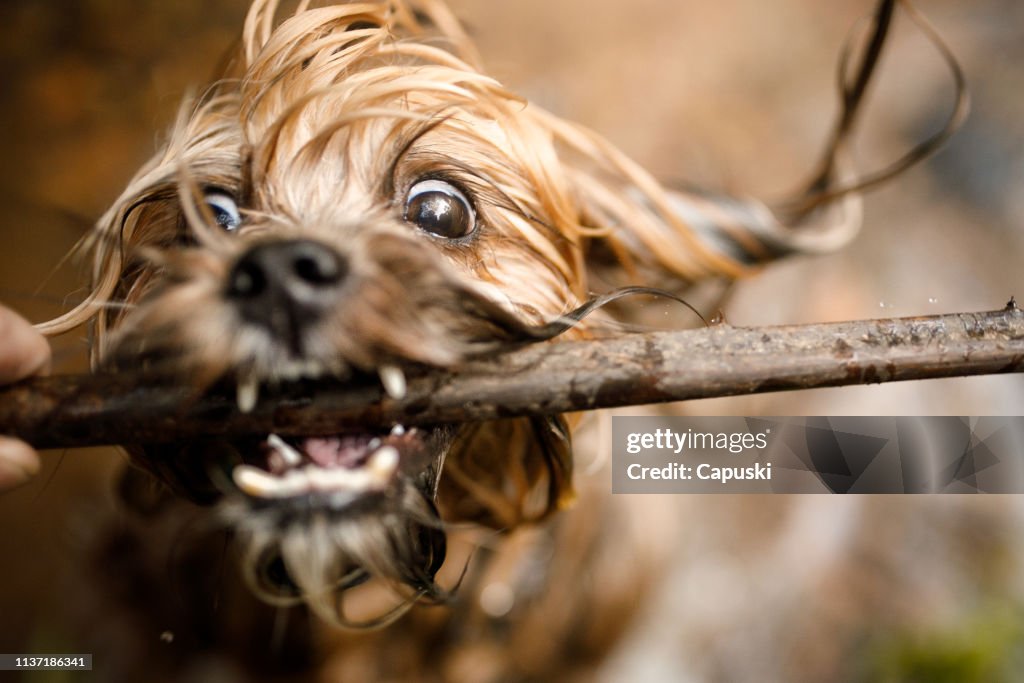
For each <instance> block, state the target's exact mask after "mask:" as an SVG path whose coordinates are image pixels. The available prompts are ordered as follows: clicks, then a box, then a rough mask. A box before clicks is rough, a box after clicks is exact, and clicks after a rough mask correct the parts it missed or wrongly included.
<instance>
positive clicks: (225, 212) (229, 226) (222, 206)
mask: <svg viewBox="0 0 1024 683" xmlns="http://www.w3.org/2000/svg"><path fill="white" fill-rule="evenodd" d="M205 199H206V205H207V206H208V207H209V208H210V213H212V214H213V219H214V220H215V221H216V222H217V225H219V226H220V227H222V228H224V229H225V230H227V231H228V232H231V231H233V230H235V229H237V228H238V226H239V225H241V224H242V214H241V213H240V212H239V211H238V204H236V203H235V200H234V199H232V198H231V196H230V195H227V194H224V193H223V192H207V193H206V197H205Z"/></svg>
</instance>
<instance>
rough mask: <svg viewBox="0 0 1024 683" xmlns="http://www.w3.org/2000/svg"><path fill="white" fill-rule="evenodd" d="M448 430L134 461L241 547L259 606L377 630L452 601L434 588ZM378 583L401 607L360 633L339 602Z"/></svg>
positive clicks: (158, 450) (156, 450)
mask: <svg viewBox="0 0 1024 683" xmlns="http://www.w3.org/2000/svg"><path fill="white" fill-rule="evenodd" d="M453 431H454V430H453V429H452V428H448V427H437V428H410V429H408V430H406V429H404V428H401V427H398V426H396V428H394V429H392V430H391V431H390V433H383V434H380V435H374V436H370V435H365V436H358V435H352V434H348V435H341V436H333V437H317V438H307V439H289V440H285V439H282V438H280V437H277V436H276V435H271V436H270V437H269V438H268V439H267V440H265V441H263V442H262V443H261V441H260V440H259V439H256V438H253V439H247V440H240V441H235V442H227V441H219V442H195V443H187V444H174V445H163V446H156V447H149V448H146V449H141V448H135V449H132V450H131V454H132V457H133V459H134V461H135V462H136V464H139V465H142V467H143V468H145V469H147V470H149V471H151V472H152V473H154V474H155V475H156V476H157V477H158V478H160V479H161V480H162V481H163V482H164V483H165V484H166V485H168V486H170V487H171V488H172V489H173V490H174V491H175V492H176V493H177V494H178V495H182V496H184V497H186V498H189V499H191V500H193V501H195V502H197V503H200V504H202V505H205V506H212V510H213V514H214V515H215V516H216V518H217V519H218V520H219V523H220V524H223V525H226V527H227V528H228V529H230V531H231V532H232V534H233V535H235V537H236V541H237V542H239V543H240V547H241V549H242V564H241V570H242V575H243V576H244V577H245V579H246V581H247V583H248V584H249V586H250V588H251V589H252V590H253V591H254V593H255V594H256V595H257V596H259V597H260V598H261V599H263V600H264V601H266V602H268V603H270V604H273V605H279V606H284V605H295V604H299V603H305V604H307V605H308V606H309V607H310V608H311V609H312V610H313V611H314V612H316V613H317V614H318V616H320V617H321V618H322V619H324V620H325V621H327V622H328V623H331V624H335V625H338V626H342V627H355V626H360V625H379V624H380V623H382V622H383V621H386V620H387V619H389V618H391V617H397V616H399V615H400V614H401V613H402V612H403V611H404V609H405V608H407V607H408V606H409V605H411V604H412V603H413V602H414V601H416V600H418V599H427V600H431V601H435V602H436V601H441V600H443V599H445V598H446V596H447V594H446V591H444V589H442V588H440V587H439V586H438V585H437V584H436V583H435V581H434V576H435V574H436V572H437V570H438V568H439V567H440V566H441V564H442V562H443V561H444V558H445V552H446V537H445V533H444V531H443V530H442V522H441V520H440V519H439V516H438V513H437V506H436V501H435V497H436V493H437V483H438V479H439V477H440V475H441V471H442V468H443V461H444V456H445V454H446V453H447V450H448V448H449V446H450V444H451V441H452V435H453ZM282 454H284V455H282ZM282 458H284V459H286V460H287V461H283V460H282ZM385 460H386V461H387V462H382V461H385ZM240 473H242V474H244V475H248V476H249V477H252V478H253V479H254V480H255V483H247V481H246V479H247V477H245V476H239V475H240ZM296 481H297V482H298V485H296V484H295V482H296ZM371 579H373V580H377V581H379V582H382V583H383V584H385V585H386V586H387V587H389V588H390V589H391V590H392V592H393V593H394V595H395V596H397V600H396V601H394V609H389V610H386V611H385V612H386V613H385V614H380V615H377V616H376V617H371V618H369V619H361V620H360V623H356V622H355V621H354V620H353V619H351V618H349V617H348V616H346V613H345V601H344V594H345V592H346V591H348V590H349V589H352V588H354V587H356V586H359V585H360V584H363V583H366V582H368V581H370V580H371Z"/></svg>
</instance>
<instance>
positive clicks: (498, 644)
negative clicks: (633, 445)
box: [49, 0, 856, 681]
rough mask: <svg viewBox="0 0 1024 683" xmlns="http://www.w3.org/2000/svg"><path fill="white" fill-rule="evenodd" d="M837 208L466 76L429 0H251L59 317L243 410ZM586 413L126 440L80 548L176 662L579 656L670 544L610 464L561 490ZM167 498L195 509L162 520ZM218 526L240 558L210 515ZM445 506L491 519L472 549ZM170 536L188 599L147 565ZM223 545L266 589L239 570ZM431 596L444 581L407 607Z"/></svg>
mask: <svg viewBox="0 0 1024 683" xmlns="http://www.w3.org/2000/svg"><path fill="white" fill-rule="evenodd" d="M855 227H856V220H855V218H853V219H849V220H844V221H841V222H839V223H835V224H834V225H833V227H832V228H830V229H829V230H828V231H825V232H822V233H820V234H817V235H816V234H814V233H807V232H804V233H801V234H800V235H799V236H794V235H792V234H791V233H790V232H789V231H788V230H787V229H786V228H784V227H783V226H782V225H780V224H779V222H778V221H777V220H776V219H775V217H774V216H773V215H771V213H770V212H768V211H767V209H765V207H763V206H762V205H760V204H758V203H756V202H753V201H737V200H726V199H722V198H708V197H701V196H697V195H693V194H683V193H679V192H674V191H670V190H668V189H666V188H665V187H664V186H663V185H661V184H660V183H659V182H657V181H656V180H655V179H653V178H652V177H651V176H650V175H649V174H648V173H647V172H645V171H644V170H643V169H642V168H641V167H639V166H638V165H637V164H635V163H634V162H632V161H631V160H630V159H628V158H627V157H626V156H624V155H623V154H622V153H621V152H619V151H618V150H616V149H615V148H614V147H613V146H612V145H610V144H609V143H608V142H606V141H605V140H603V139H602V138H601V137H600V136H598V135H596V134H594V133H592V132H590V131H588V130H586V129H584V128H582V127H580V126H577V125H574V124H572V123H569V122H567V121H564V120H561V119H559V118H557V117H555V116H553V115H551V114H549V113H547V112H545V111H544V110H542V109H539V108H538V107H536V106H534V105H532V104H530V103H528V102H526V101H524V100H523V99H521V98H520V97H518V96H516V95H514V94H513V93H511V92H509V91H508V90H506V89H505V88H504V87H503V86H502V85H501V84H499V83H498V82H496V81H495V80H494V79H493V78H491V77H489V76H488V75H486V74H485V73H484V72H483V70H482V68H481V66H480V63H479V59H478V58H477V56H476V52H475V50H474V48H473V46H472V45H471V43H470V41H469V39H468V38H467V36H466V34H465V33H464V31H463V30H462V28H461V27H460V26H459V24H458V22H457V21H456V20H455V19H454V18H453V17H452V15H451V14H450V13H449V11H448V10H447V8H446V7H444V6H443V5H442V4H441V3H440V2H434V1H433V0H422V1H416V2H408V3H407V2H404V1H402V0H388V1H384V0H367V1H366V2H352V3H343V4H337V5H328V6H323V7H319V6H318V7H311V6H309V3H307V2H301V3H299V6H298V7H297V8H295V9H293V10H288V11H284V10H282V9H281V8H279V7H278V3H277V2H275V1H274V0H256V2H255V3H254V5H253V7H252V9H251V10H250V13H249V16H248V18H247V21H246V24H245V28H244V34H243V40H242V46H241V50H240V52H239V54H238V55H237V56H236V57H235V59H234V60H233V62H232V65H231V67H230V68H229V70H228V72H227V73H226V74H225V75H224V77H223V78H222V79H220V80H218V81H217V82H216V83H215V84H213V85H212V86H211V87H210V88H209V90H208V91H207V92H206V93H205V94H204V96H203V97H202V98H200V99H199V100H198V101H197V102H194V103H191V104H189V105H187V106H186V107H185V108H183V109H182V113H181V114H180V116H179V119H178V121H177V123H176V125H175V126H174V128H173V130H172V131H171V134H170V136H169V139H168V141H167V143H166V144H165V146H164V147H163V149H162V150H161V151H160V152H159V153H158V154H157V155H156V156H155V157H154V158H153V159H152V160H151V161H150V162H149V163H148V164H147V165H146V166H145V167H144V168H143V169H142V170H141V171H140V172H139V173H138V175H137V176H136V177H135V178H134V179H133V180H132V181H131V183H130V184H129V186H128V188H127V189H126V190H125V191H124V193H123V194H122V195H121V196H120V197H119V198H118V200H117V201H116V203H115V204H114V205H113V207H112V208H111V209H110V210H109V211H108V212H107V214H106V215H105V216H104V217H103V218H102V219H101V221H100V222H99V225H98V228H97V230H96V231H95V232H94V234H93V235H92V236H91V237H90V239H89V243H88V247H89V248H90V249H91V250H92V253H93V254H94V259H95V260H94V272H93V289H92V292H91V294H90V296H89V298H88V299H87V300H86V302H85V303H84V304H82V306H80V307H79V308H78V309H76V310H75V311H73V312H72V313H70V314H68V315H67V316H65V317H64V318H62V319H60V320H57V321H55V322H53V323H51V324H50V325H49V329H50V330H51V331H59V330H61V329H67V328H70V327H71V326H73V325H76V324H79V323H81V322H82V321H83V320H85V319H91V320H92V322H93V325H94V356H95V363H96V365H97V367H100V368H102V369H104V370H112V371H117V370H130V371H135V372H143V373H148V374H151V375H153V376H159V377H171V378H174V379H176V380H178V381H182V382H186V383H189V384H190V385H191V386H194V387H195V388H196V390H197V391H202V390H205V389H207V388H208V387H211V386H213V385H215V384H219V385H225V384H226V385H229V386H230V387H232V388H233V389H234V391H235V392H236V394H237V400H238V406H239V408H240V409H241V410H242V411H247V410H250V409H252V407H253V406H254V405H255V404H256V403H257V402H258V401H259V397H260V396H261V395H264V396H266V395H267V394H273V393H274V392H275V391H276V390H277V389H278V388H279V387H281V386H287V387H292V388H293V389H294V387H296V386H300V387H301V384H302V382H306V381H311V380H323V379H333V380H336V381H340V382H379V383H380V385H381V386H382V387H383V389H384V390H385V391H386V392H387V393H388V394H390V395H392V396H400V395H401V394H402V393H403V391H404V383H405V376H406V374H407V373H408V372H409V371H410V370H415V369H416V368H420V367H424V366H430V367H440V368H451V367H457V366H458V365H459V363H461V362H463V361H465V360H466V359H468V358H472V357H475V356H479V355H482V354H489V353H495V352H500V351H501V350H503V349H508V348H513V347H515V346H519V345H522V344H524V343H551V342H550V341H548V340H547V337H549V336H550V335H549V334H545V333H544V332H543V330H545V329H548V328H549V327H550V323H552V322H553V321H559V320H565V319H566V316H567V314H569V313H570V312H572V311H574V310H576V309H577V308H578V307H580V306H581V305H582V304H584V303H585V302H586V301H588V300H589V299H590V297H591V296H592V295H593V293H594V292H595V291H600V290H607V289H609V288H611V287H614V286H617V285H623V284H645V285H652V286H659V287H667V288H670V289H673V290H679V289H681V288H683V287H685V286H687V285H689V284H691V283H693V282H696V281H698V280H703V279H707V278H713V277H721V278H734V277H736V276H739V275H741V274H743V273H744V272H746V270H747V269H748V268H749V267H750V266H751V265H752V264H756V263H758V262H760V261H764V260H768V259H771V258H775V257H777V256H779V255H783V254H786V253H791V252H793V251H807V250H813V249H815V248H817V246H816V243H815V239H818V240H819V242H820V244H821V245H827V246H829V247H831V246H835V245H837V244H839V243H841V242H843V241H845V240H846V239H848V237H849V236H850V235H851V234H852V231H853V230H854V229H855ZM611 318H612V315H611V314H604V315H596V316H591V317H588V318H586V319H584V320H582V321H579V322H575V321H573V324H571V325H569V324H566V325H565V326H564V327H566V328H567V329H565V331H564V332H563V333H562V334H561V337H564V338H581V337H587V336H593V335H596V334H603V333H605V332H607V331H608V330H611V329H614V328H613V326H612V325H611ZM576 422H577V420H575V419H569V418H567V417H565V416H557V417H551V418H543V419H541V418H522V419H508V420H501V421H495V422H490V423H486V424H475V425H437V426H434V427H430V428H408V429H406V428H405V427H404V426H403V425H401V424H396V425H394V426H393V427H392V428H391V429H386V430H383V431H376V430H367V431H364V432H353V431H344V432H341V433H334V434H309V435H306V436H304V437H288V438H282V437H280V436H277V435H274V434H269V435H265V436H264V437H262V438H253V439H247V440H244V439H243V440H238V441H233V442H230V443H229V442H219V441H218V442H195V443H179V444H174V445H172V446H159V447H155V446H154V447H145V448H142V447H133V448H131V449H129V452H130V454H131V457H132V461H133V463H134V464H135V465H136V466H137V468H135V469H132V470H131V471H130V473H129V474H128V475H126V477H125V479H124V481H123V483H122V487H121V493H122V496H123V498H124V499H125V500H126V501H128V503H129V504H130V507H131V509H133V510H134V511H135V512H136V513H137V518H135V519H134V521H132V522H130V523H128V524H127V525H126V526H123V527H121V528H120V529H119V530H118V531H117V532H116V533H115V534H114V535H113V536H112V539H111V540H110V541H109V542H108V543H107V544H105V545H103V548H104V550H103V553H102V554H101V555H100V556H99V557H100V561H101V562H103V563H106V566H116V567H119V568H120V569H119V570H118V571H119V572H120V573H118V574H117V575H118V576H126V575H129V576H135V577H137V578H138V581H137V583H138V588H137V590H133V591H127V590H126V591H122V593H123V594H122V595H120V596H118V598H117V599H118V600H119V601H120V602H121V603H122V605H123V608H124V609H125V610H126V611H129V612H131V614H132V615H134V616H132V617H131V619H126V621H127V622H129V623H133V624H136V630H137V625H138V624H140V623H142V624H145V625H146V626H145V628H148V629H151V631H152V633H156V634H159V633H173V634H174V645H173V648H176V649H175V650H174V652H175V654H173V655H168V654H167V650H168V648H169V647H171V646H170V645H168V646H167V647H166V648H163V649H161V647H162V646H160V645H157V644H155V643H156V638H155V636H154V637H148V636H147V637H146V638H142V637H141V636H140V642H142V641H144V642H145V643H146V644H139V643H136V645H135V646H133V647H134V648H136V649H137V651H138V652H141V653H145V652H148V651H149V650H156V651H159V652H161V653H162V654H159V655H154V656H156V657H160V658H163V659H169V660H173V662H172V663H171V664H168V666H169V667H170V668H168V669H167V670H168V671H177V672H178V674H180V673H181V671H183V670H185V669H183V668H182V667H186V666H188V664H187V662H189V661H194V659H195V656H196V653H200V652H202V653H216V656H217V657H218V658H219V659H218V661H221V660H222V661H224V662H230V666H231V667H233V668H232V670H235V671H244V672H245V673H244V674H238V675H239V676H242V677H244V678H245V679H252V678H253V677H255V676H257V675H258V674H260V673H269V672H296V671H306V670H308V669H309V668H310V667H321V669H322V671H324V672H325V673H324V675H325V676H328V677H329V676H334V675H342V674H343V673H344V674H347V675H351V676H354V677H355V678H353V679H352V680H390V679H391V678H394V679H402V680H408V679H409V678H410V677H421V678H423V679H425V680H474V681H488V680H520V679H523V680H525V679H537V680H553V679H554V678H558V677H560V676H563V675H566V674H567V673H568V672H571V671H576V670H579V669H581V668H585V667H587V666H589V665H590V664H591V663H593V662H594V661H596V660H597V659H598V658H599V657H600V655H601V654H602V653H603V652H604V651H605V650H606V649H607V648H608V646H609V645H610V644H611V643H613V642H614V641H615V639H616V638H617V637H618V635H619V634H621V632H622V631H623V630H624V629H625V628H626V627H627V625H628V623H629V616H630V614H631V613H632V612H633V610H634V607H635V605H636V604H637V603H638V601H639V597H640V595H641V594H642V593H643V591H644V590H645V588H646V586H647V585H648V580H649V578H650V576H652V575H653V573H654V572H655V571H656V567H657V565H658V562H657V557H658V556H659V555H660V554H661V550H660V549H659V542H658V541H657V540H656V539H654V538H652V536H651V535H650V534H649V533H647V534H645V533H644V532H643V527H645V526H649V525H650V524H651V518H650V517H644V515H646V514H650V510H645V508H643V505H644V503H642V502H640V501H636V500H629V499H624V500H613V499H612V498H611V497H610V496H609V495H608V494H607V486H606V484H605V483H604V482H598V485H597V486H594V485H590V484H587V483H586V482H580V483H579V484H578V488H579V491H578V492H577V491H575V490H574V485H573V455H572V449H571V445H570V434H571V433H572V429H573V427H574V426H575V423H576ZM575 499H578V500H577V501H576V509H575V510H574V511H572V512H570V513H565V514H556V513H558V512H559V511H560V510H561V509H563V508H566V507H567V506H569V504H570V503H572V502H573V501H574V500H575ZM197 518H201V519H203V520H205V521H204V522H203V523H202V524H196V523H195V520H196V519H197ZM173 519H187V520H188V522H187V523H182V524H174V523H171V522H168V521H167V520H173ZM185 527H188V528H190V529H192V530H193V532H195V529H196V528H197V527H198V528H201V530H202V533H199V532H196V533H194V534H193V536H197V537H202V538H201V539H199V540H196V539H192V540H190V541H188V542H185V541H182V540H181V539H182V538H183V536H182V535H181V533H182V532H181V529H182V528H185ZM224 529H227V533H228V534H229V535H230V536H231V538H232V539H233V540H234V541H235V544H234V545H233V547H235V548H237V549H238V554H237V556H235V555H233V554H232V553H231V552H228V553H227V555H226V556H225V551H224V550H223V547H222V545H219V544H218V542H210V541H209V539H208V538H206V536H207V535H209V534H212V533H213V531H212V530H217V532H218V533H220V532H222V530H224ZM480 530H491V535H488V536H485V537H483V540H481V538H482V537H481V532H480ZM474 534H475V535H474ZM461 535H469V536H471V537H472V538H473V539H475V540H473V541H472V543H469V544H468V545H469V546H480V548H481V549H480V550H479V551H478V552H477V554H476V555H475V556H474V557H473V558H472V560H470V559H469V552H468V551H466V550H464V549H458V548H455V547H454V543H453V539H454V538H458V537H460V536H461ZM169 545H170V546H174V552H173V553H171V556H172V557H171V560H173V562H172V565H173V566H174V567H177V569H175V570H174V572H172V573H175V572H176V573H177V575H178V576H179V577H188V578H189V581H191V582H192V583H191V584H189V585H190V586H191V587H190V588H189V589H188V590H187V591H185V592H186V593H187V595H186V596H185V597H184V598H182V597H181V596H180V595H177V596H166V597H160V596H156V595H152V594H151V593H152V592H156V593H159V592H160V591H151V592H150V593H146V589H145V587H146V586H160V585H161V581H160V580H159V579H157V578H152V577H154V576H158V575H159V573H160V571H158V569H157V568H159V570H166V562H167V557H165V556H164V555H161V554H160V553H159V549H166V548H167V547H168V546H169ZM147 548H148V549H155V550H152V552H150V551H149V550H145V549H147ZM225 557H226V558H227V559H225ZM624 557H628V558H629V561H628V562H623V558H624ZM146 558H149V559H146ZM157 558H161V559H157ZM446 559H447V561H446ZM236 563H237V566H238V569H239V572H240V575H241V576H243V577H244V578H245V579H246V584H247V586H248V588H249V590H250V591H251V592H252V594H254V595H256V596H258V597H259V598H260V600H261V603H266V604H267V605H269V606H270V608H269V609H267V608H264V607H261V606H260V605H259V604H257V603H254V602H250V601H248V600H247V597H246V596H247V595H248V592H247V591H240V592H237V591H235V589H234V583H233V581H232V578H231V577H233V576H234V575H235V573H234V566H235V564H236ZM222 565H224V566H222ZM207 588H209V589H210V591H209V592H206V589H207ZM141 595H150V597H149V598H147V599H145V600H142V602H140V597H139V596H141ZM215 595H216V596H218V597H216V598H215V597H214V596H215ZM214 603H217V604H218V606H217V608H216V609H214V608H213V607H211V605H213V604H214ZM422 603H447V604H445V605H444V606H442V607H438V608H427V607H422V608H421V607H416V608H415V609H412V610H411V613H409V614H406V612H407V611H409V610H410V608H411V607H413V606H417V605H421V604H422ZM293 606H294V607H295V609H296V610H300V611H301V610H304V609H309V610H311V611H312V612H313V613H315V615H316V616H317V617H318V618H319V620H318V621H314V622H310V621H307V620H304V619H301V618H294V617H291V618H290V617H288V616H287V615H288V614H293V613H294V612H288V611H287V608H291V607H293ZM282 615H284V616H282ZM336 626H341V627H356V628H358V627H371V626H373V627H383V626H387V628H386V629H384V630H380V631H376V632H374V633H369V634H368V633H356V634H341V633H340V632H339V631H337V630H335V629H332V628H331V627H336ZM131 630H132V629H131V628H130V627H128V628H126V629H125V632H126V633H127V632H128V631H131ZM143 630H144V632H146V633H149V631H145V629H143ZM126 637H128V638H131V637H132V636H131V635H127V636H126ZM126 649H132V648H126ZM134 651H135V650H134V649H133V652H134ZM207 656H213V655H209V654H208V655H207ZM137 658H138V662H137V665H136V666H146V665H149V666H152V665H153V662H154V661H155V660H153V659H147V656H145V655H143V654H139V655H137ZM160 661H162V660H160ZM174 667H177V668H174ZM268 667H270V668H268ZM131 670H132V669H131V667H130V666H126V667H125V671H131ZM125 676H126V677H130V675H129V674H125ZM346 680H347V679H346Z"/></svg>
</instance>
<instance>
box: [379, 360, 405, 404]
mask: <svg viewBox="0 0 1024 683" xmlns="http://www.w3.org/2000/svg"><path fill="white" fill-rule="evenodd" d="M378 373H379V374H380V383H381V384H383V385H384V391H386V392H387V394H388V396H390V397H391V398H393V399H395V400H396V401H398V400H401V399H403V398H405V374H404V373H403V372H402V371H401V370H400V369H398V367H396V366H394V365H382V366H381V367H380V370H378Z"/></svg>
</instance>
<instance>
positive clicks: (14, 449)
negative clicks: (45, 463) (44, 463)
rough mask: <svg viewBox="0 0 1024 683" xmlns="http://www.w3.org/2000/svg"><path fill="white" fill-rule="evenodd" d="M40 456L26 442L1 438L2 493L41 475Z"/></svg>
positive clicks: (0, 475) (0, 476) (0, 474)
mask: <svg viewBox="0 0 1024 683" xmlns="http://www.w3.org/2000/svg"><path fill="white" fill-rule="evenodd" d="M39 468H40V462H39V454H38V453H36V452H35V450H33V449H32V447H31V446H29V445H28V444H27V443H25V442H24V441H19V440H18V439H12V438H10V437H6V436H0V491H4V490H6V489H11V488H14V487H16V486H20V485H22V484H24V483H26V482H27V481H29V480H30V479H31V478H32V477H34V476H35V475H37V474H39Z"/></svg>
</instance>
